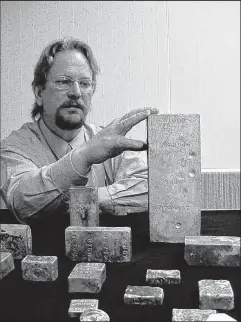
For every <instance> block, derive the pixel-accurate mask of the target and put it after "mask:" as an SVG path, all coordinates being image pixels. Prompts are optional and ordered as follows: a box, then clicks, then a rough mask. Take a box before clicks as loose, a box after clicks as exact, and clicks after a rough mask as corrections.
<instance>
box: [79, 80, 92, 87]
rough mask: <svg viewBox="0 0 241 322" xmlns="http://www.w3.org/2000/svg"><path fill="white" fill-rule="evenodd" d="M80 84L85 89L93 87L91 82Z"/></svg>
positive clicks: (81, 82)
mask: <svg viewBox="0 0 241 322" xmlns="http://www.w3.org/2000/svg"><path fill="white" fill-rule="evenodd" d="M79 84H80V86H81V87H83V88H85V87H89V86H91V82H88V81H80V82H79Z"/></svg>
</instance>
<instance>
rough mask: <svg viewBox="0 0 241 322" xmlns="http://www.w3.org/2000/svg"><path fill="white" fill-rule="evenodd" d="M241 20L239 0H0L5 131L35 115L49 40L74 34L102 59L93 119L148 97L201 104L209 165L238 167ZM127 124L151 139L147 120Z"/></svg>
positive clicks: (185, 105)
mask: <svg viewBox="0 0 241 322" xmlns="http://www.w3.org/2000/svg"><path fill="white" fill-rule="evenodd" d="M239 27H240V2H239V1H180V2H178V1H170V2H169V1H143V2H141V1H108V2H107V1H1V138H2V139H3V138H4V137H6V136H7V135H8V134H10V132H11V131H12V130H14V129H18V128H19V127H20V126H21V125H22V124H23V123H24V122H27V121H31V118H30V111H31V107H32V104H33V100H34V96H33V93H32V90H31V86H30V84H31V82H32V78H33V69H34V67H35V64H36V62H37V60H38V58H39V55H40V53H41V51H42V50H43V48H44V47H45V46H46V45H47V44H48V43H49V42H51V41H53V40H55V39H58V38H61V37H64V36H74V37H77V38H79V39H81V40H83V41H86V42H88V44H89V45H90V46H91V47H92V49H93V52H94V54H95V56H96V59H97V61H98V63H99V65H100V68H101V74H100V75H99V76H98V87H97V91H96V93H95V94H94V97H93V101H92V112H91V113H90V115H89V117H88V121H89V122H91V123H96V124H99V125H107V124H108V123H109V122H111V121H112V120H113V119H114V118H116V117H118V116H122V115H123V114H125V113H126V112H128V111H130V110H131V109H134V108H139V107H145V106H155V107H157V108H158V109H159V111H160V113H174V114H175V113H184V114H185V113H198V114H200V115H201V142H202V168H203V169H239V168H240V136H239V134H240V133H239V132H240V120H239V119H240V100H239V92H240V28H239ZM130 134H131V136H132V137H133V138H141V139H145V138H146V128H145V122H142V124H140V125H138V126H136V127H135V128H133V130H132V131H131V132H130Z"/></svg>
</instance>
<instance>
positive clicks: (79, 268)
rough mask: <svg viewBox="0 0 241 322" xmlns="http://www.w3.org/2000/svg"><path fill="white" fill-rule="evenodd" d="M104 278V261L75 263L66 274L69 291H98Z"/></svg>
mask: <svg viewBox="0 0 241 322" xmlns="http://www.w3.org/2000/svg"><path fill="white" fill-rule="evenodd" d="M105 279H106V265H105V264H104V263H79V264H76V265H75V267H74V268H73V270H72V271H71V273H70V275H69V276H68V284H69V293H75V292H80V293H99V292H100V290H101V287H102V285H103V283H104V281H105Z"/></svg>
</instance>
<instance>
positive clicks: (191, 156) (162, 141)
mask: <svg viewBox="0 0 241 322" xmlns="http://www.w3.org/2000/svg"><path fill="white" fill-rule="evenodd" d="M147 123H148V169H149V176H148V182H149V217H150V241H152V242H170V243H183V242H184V237H185V236H186V235H193V236H195V235H200V230H201V142H200V116H199V115H198V114H187V115H184V114H160V115H150V116H149V117H148V121H147Z"/></svg>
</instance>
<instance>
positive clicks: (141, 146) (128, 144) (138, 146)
mask: <svg viewBox="0 0 241 322" xmlns="http://www.w3.org/2000/svg"><path fill="white" fill-rule="evenodd" d="M121 143H122V148H123V151H125V150H130V151H143V150H147V144H146V143H145V142H143V141H140V140H132V139H128V138H126V137H123V140H122V142H121Z"/></svg>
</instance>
